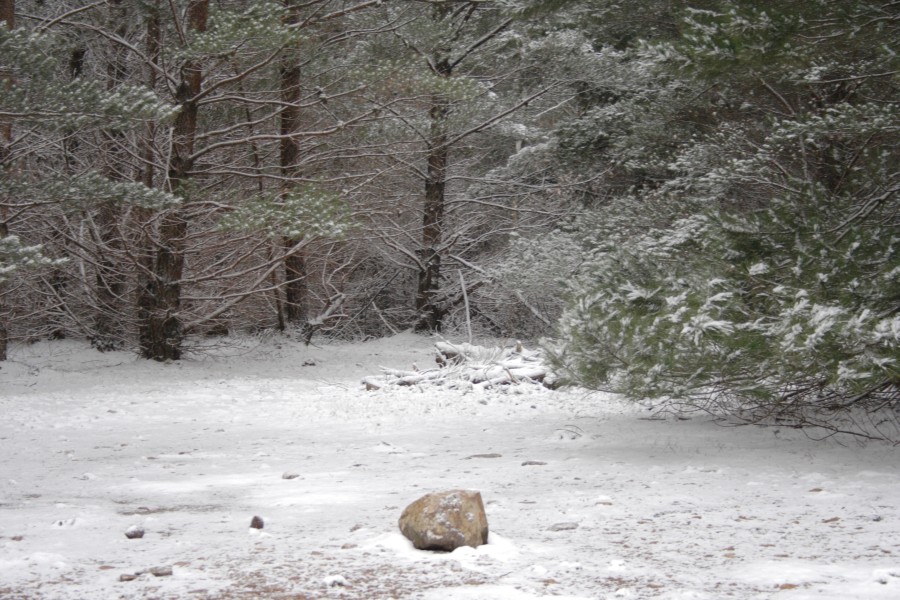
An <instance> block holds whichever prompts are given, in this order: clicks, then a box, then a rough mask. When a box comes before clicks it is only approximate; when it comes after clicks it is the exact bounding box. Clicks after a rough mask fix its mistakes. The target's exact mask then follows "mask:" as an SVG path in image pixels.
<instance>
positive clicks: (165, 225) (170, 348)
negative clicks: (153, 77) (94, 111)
mask: <svg viewBox="0 0 900 600" xmlns="http://www.w3.org/2000/svg"><path fill="white" fill-rule="evenodd" d="M208 14H209V0H194V1H192V2H191V3H190V4H189V5H188V8H187V21H188V29H189V30H190V31H195V32H202V31H205V30H206V21H207V17H208ZM202 83H203V73H202V71H201V70H200V66H199V65H198V64H196V63H194V62H192V61H188V62H186V63H185V64H184V65H182V68H181V82H180V83H179V86H178V89H177V91H176V93H175V95H176V97H175V99H176V101H177V103H178V106H179V107H180V111H179V113H178V116H177V117H176V119H175V123H174V125H173V128H172V148H171V151H170V158H169V165H168V173H167V175H168V180H169V187H170V189H171V191H172V192H173V193H174V194H179V195H180V194H183V192H184V185H185V183H186V182H187V180H188V179H189V178H190V176H191V169H192V168H193V158H192V155H193V152H194V138H195V136H196V133H197V106H198V105H197V100H196V97H197V95H198V94H199V93H200V90H201V86H202ZM185 210H186V209H185V208H184V207H181V208H175V209H172V210H169V211H167V212H166V213H165V214H163V216H162V218H161V220H160V225H159V244H158V247H157V249H156V256H155V260H154V264H153V269H152V271H151V273H150V277H149V278H148V281H147V282H146V284H145V285H144V287H143V289H142V290H141V291H140V298H139V300H138V318H139V320H140V347H141V355H142V356H143V357H144V358H150V359H153V360H159V361H164V360H178V359H179V358H181V351H182V342H183V338H184V328H183V324H182V320H181V315H180V310H181V278H182V275H183V274H184V242H185V237H186V235H187V232H188V222H187V219H186V217H185V214H186V213H185Z"/></svg>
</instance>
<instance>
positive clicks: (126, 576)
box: [119, 573, 141, 581]
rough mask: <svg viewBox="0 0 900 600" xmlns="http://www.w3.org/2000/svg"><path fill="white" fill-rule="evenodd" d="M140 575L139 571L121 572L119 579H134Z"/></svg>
mask: <svg viewBox="0 0 900 600" xmlns="http://www.w3.org/2000/svg"><path fill="white" fill-rule="evenodd" d="M140 576H141V575H140V573H122V574H121V575H119V581H134V580H135V579H137V578H138V577H140Z"/></svg>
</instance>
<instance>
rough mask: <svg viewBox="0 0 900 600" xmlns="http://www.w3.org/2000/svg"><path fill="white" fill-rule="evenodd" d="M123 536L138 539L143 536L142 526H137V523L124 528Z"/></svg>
mask: <svg viewBox="0 0 900 600" xmlns="http://www.w3.org/2000/svg"><path fill="white" fill-rule="evenodd" d="M125 537H127V538H128V539H129V540H139V539H141V538H142V537H144V528H143V527H138V526H137V525H132V526H131V527H129V528H128V529H126V530H125Z"/></svg>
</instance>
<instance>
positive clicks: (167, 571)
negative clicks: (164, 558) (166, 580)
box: [150, 566, 172, 577]
mask: <svg viewBox="0 0 900 600" xmlns="http://www.w3.org/2000/svg"><path fill="white" fill-rule="evenodd" d="M150 574H151V575H153V576H154V577H171V576H172V567H169V566H164V567H153V568H152V569H150Z"/></svg>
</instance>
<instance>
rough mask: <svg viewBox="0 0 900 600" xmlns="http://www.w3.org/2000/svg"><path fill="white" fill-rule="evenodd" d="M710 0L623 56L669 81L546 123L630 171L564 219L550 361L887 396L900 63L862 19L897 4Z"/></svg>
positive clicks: (630, 387)
mask: <svg viewBox="0 0 900 600" xmlns="http://www.w3.org/2000/svg"><path fill="white" fill-rule="evenodd" d="M714 4H716V5H717V10H698V9H692V10H688V11H687V12H686V13H685V17H684V20H683V22H682V29H681V31H682V36H681V38H680V39H679V40H678V41H677V43H675V44H654V45H645V46H644V47H643V48H642V50H641V51H639V52H638V53H636V54H634V55H633V56H634V57H639V58H631V59H629V65H630V66H631V67H632V68H633V69H634V72H635V77H634V78H633V81H634V82H635V83H637V82H642V83H645V84H646V82H647V81H648V80H647V78H646V74H647V73H653V72H658V73H662V74H663V77H664V78H663V79H662V82H663V85H656V86H652V85H647V89H646V91H641V90H639V89H636V88H632V90H633V91H627V90H626V88H625V87H624V86H622V87H621V88H620V92H619V93H617V94H616V97H615V100H614V101H612V102H602V103H598V105H597V106H595V107H594V108H592V109H591V110H589V111H587V112H586V113H584V115H583V116H581V117H579V118H578V119H577V120H572V121H570V122H569V123H568V124H567V125H564V126H563V127H560V128H559V130H558V135H559V145H560V148H561V150H563V151H564V153H563V154H561V156H564V157H565V156H567V155H566V154H565V152H568V153H569V154H568V156H570V157H573V158H578V159H580V160H581V161H582V162H581V168H584V165H585V164H590V160H591V159H593V161H594V164H595V165H598V167H599V166H606V168H607V169H608V170H609V171H608V172H609V173H611V174H612V173H625V174H627V175H628V176H629V178H628V179H625V181H631V182H634V183H633V184H632V185H631V186H627V187H624V186H623V187H622V188H620V189H621V190H623V191H624V193H622V191H619V192H618V193H616V192H614V191H610V192H609V193H610V195H611V199H610V200H608V201H607V204H606V205H605V206H603V207H602V208H600V209H599V210H596V211H594V212H592V213H591V214H590V215H587V216H585V217H584V218H583V219H582V220H581V222H580V225H579V228H578V229H577V231H576V237H578V238H579V239H580V243H581V244H582V248H583V252H584V256H585V258H586V262H585V265H584V266H583V267H582V269H581V273H580V274H579V276H578V277H577V278H576V280H575V281H574V283H573V284H572V286H571V287H570V291H571V297H572V300H571V302H570V304H569V306H568V309H567V310H566V312H565V314H564V316H563V318H562V320H561V324H560V337H559V340H560V341H559V343H558V344H557V345H556V346H555V352H556V354H555V356H556V360H557V361H558V365H559V366H560V367H561V368H563V369H565V370H566V371H567V372H568V374H569V376H570V378H571V379H572V380H573V381H577V382H579V383H582V384H585V385H588V386H591V387H598V388H605V389H612V390H615V391H619V392H622V393H624V394H626V395H628V396H629V397H631V398H634V399H647V398H650V399H658V400H664V401H665V402H669V403H672V404H673V405H680V406H682V407H690V408H703V409H708V410H719V409H724V410H726V411H728V412H732V413H734V412H742V411H750V412H749V413H748V412H742V414H745V415H748V414H749V415H751V417H752V418H756V417H760V416H772V415H782V416H785V417H786V418H790V419H793V420H795V421H796V422H800V423H807V422H810V421H811V420H812V421H814V422H816V423H819V424H825V425H826V426H830V427H837V426H836V425H835V422H834V421H832V420H830V419H831V417H826V418H825V420H824V421H819V420H817V419H818V417H811V415H814V414H815V415H822V414H823V413H828V414H831V415H834V414H835V413H836V412H842V413H845V414H846V413H847V412H848V411H850V410H851V409H853V408H858V407H861V408H864V409H865V410H870V411H875V410H879V409H881V408H885V407H888V408H890V409H892V410H896V409H897V408H898V401H900V362H898V361H900V358H898V357H900V282H898V277H900V257H898V248H897V246H898V242H900V220H898V214H900V198H898V192H900V188H898V180H897V169H896V165H897V164H900V156H898V150H897V148H898V147H900V146H898V144H897V139H898V134H900V113H898V111H897V108H896V102H895V98H896V97H895V91H896V90H895V88H894V87H892V86H891V84H890V83H889V82H890V81H891V77H889V76H888V75H885V73H888V74H889V73H890V72H892V71H896V69H897V67H898V65H897V58H896V56H895V55H894V54H893V53H892V52H890V51H889V50H888V49H887V47H886V46H885V45H884V43H883V41H882V40H879V39H878V36H874V35H871V33H872V30H876V29H879V28H880V30H881V33H882V35H883V34H885V33H887V31H886V30H885V28H887V29H888V30H889V29H890V27H891V26H890V25H887V24H886V23H893V21H890V20H887V21H885V22H884V23H882V24H876V23H878V21H879V20H878V19H876V18H875V17H876V16H877V12H878V7H876V6H874V5H872V4H871V3H868V2H852V3H832V2H826V1H821V2H815V3H806V4H802V3H785V4H784V5H779V6H778V7H774V8H773V7H772V6H771V5H769V4H765V5H764V4H763V3H753V2H748V3H737V2H727V1H724V2H718V3H714ZM813 16H815V17H816V19H812V17H813ZM882 16H883V15H882ZM816 65H819V67H817V66H816ZM685 66H688V67H690V68H689V69H687V70H685V69H684V67H685ZM666 81H668V83H665V82H666ZM691 88H693V90H694V91H689V90H691ZM697 90H701V91H699V92H698V91H697ZM892 100H893V101H892ZM642 114H643V115H645V117H642V116H641V115H642ZM659 115H662V118H659ZM665 125H668V127H665V128H664V126H665ZM662 133H665V136H668V137H669V139H668V141H667V140H666V139H665V136H664V135H661V134H662ZM654 139H656V140H657V143H655V144H652V143H651V144H648V142H651V141H652V140H654ZM641 173H643V174H645V178H644V179H643V181H642V180H641V179H640V177H639V175H640V174H641ZM646 175H649V176H650V177H646ZM867 433H869V434H872V435H875V436H876V437H881V436H882V435H883V434H882V433H880V432H879V433H874V434H873V433H872V432H871V431H868V432H867Z"/></svg>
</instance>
